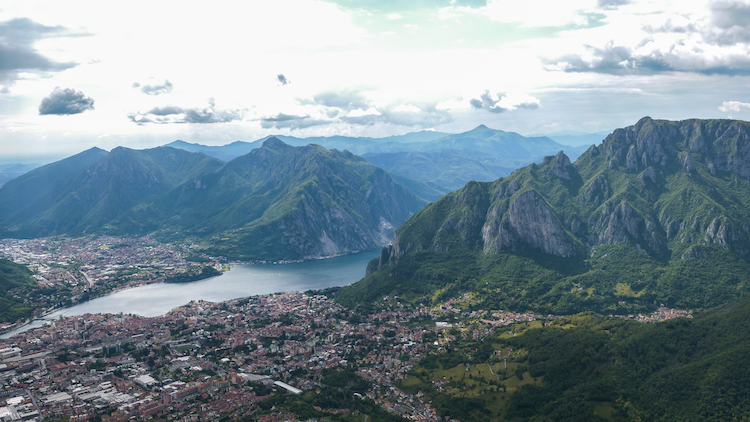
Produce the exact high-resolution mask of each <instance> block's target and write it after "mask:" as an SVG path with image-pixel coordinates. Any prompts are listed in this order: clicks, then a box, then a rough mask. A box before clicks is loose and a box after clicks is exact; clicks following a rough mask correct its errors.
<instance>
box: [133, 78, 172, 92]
mask: <svg viewBox="0 0 750 422" xmlns="http://www.w3.org/2000/svg"><path fill="white" fill-rule="evenodd" d="M138 87H140V88H141V92H143V93H144V94H146V95H161V94H169V93H170V92H172V88H173V87H174V85H172V82H169V81H168V80H166V79H165V80H164V82H161V83H157V84H153V85H143V86H141V84H139V83H138V82H136V83H134V84H133V88H138Z"/></svg>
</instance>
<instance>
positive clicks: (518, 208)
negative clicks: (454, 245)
mask: <svg viewBox="0 0 750 422" xmlns="http://www.w3.org/2000/svg"><path fill="white" fill-rule="evenodd" d="M493 211H494V212H493V214H495V215H497V214H499V211H500V209H498V208H495V210H493ZM482 240H483V241H484V248H483V251H484V253H487V254H492V253H497V252H517V251H520V250H523V249H535V250H539V251H542V252H545V253H547V254H550V255H555V256H561V257H566V258H568V257H571V256H573V255H575V254H576V252H577V247H576V244H575V241H574V240H573V239H572V238H571V236H570V234H569V233H567V232H566V230H565V228H564V227H563V225H562V224H561V223H560V221H559V220H558V218H557V217H556V216H555V214H554V213H553V211H552V209H551V208H550V207H549V205H547V202H546V201H545V200H544V198H543V197H542V196H541V195H540V194H538V193H537V192H536V191H533V190H529V191H526V192H524V193H521V194H519V195H517V196H515V197H514V198H513V200H512V201H510V204H509V205H508V207H507V211H505V212H503V213H502V217H501V218H500V219H498V218H492V219H490V220H489V221H488V222H487V223H486V224H485V225H484V227H483V228H482Z"/></svg>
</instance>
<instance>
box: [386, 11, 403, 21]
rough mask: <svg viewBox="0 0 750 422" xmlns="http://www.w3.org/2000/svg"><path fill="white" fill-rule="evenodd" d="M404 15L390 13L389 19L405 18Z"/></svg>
mask: <svg viewBox="0 0 750 422" xmlns="http://www.w3.org/2000/svg"><path fill="white" fill-rule="evenodd" d="M403 18H404V17H403V16H401V15H399V14H398V13H389V14H388V20H392V21H397V20H400V19H403Z"/></svg>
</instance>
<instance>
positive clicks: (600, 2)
mask: <svg viewBox="0 0 750 422" xmlns="http://www.w3.org/2000/svg"><path fill="white" fill-rule="evenodd" d="M596 4H597V6H599V7H600V8H602V9H607V10H612V9H617V8H618V7H620V6H624V5H626V4H630V0H597V2H596Z"/></svg>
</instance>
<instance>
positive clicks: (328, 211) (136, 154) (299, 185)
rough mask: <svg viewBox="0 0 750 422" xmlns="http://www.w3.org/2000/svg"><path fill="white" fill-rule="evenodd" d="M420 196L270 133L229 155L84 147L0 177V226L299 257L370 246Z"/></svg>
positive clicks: (244, 255)
mask: <svg viewBox="0 0 750 422" xmlns="http://www.w3.org/2000/svg"><path fill="white" fill-rule="evenodd" d="M424 204H425V202H424V201H423V200H421V199H419V198H418V197H417V196H416V195H414V194H413V193H412V192H411V191H410V190H409V189H408V188H405V187H403V186H402V185H399V184H398V183H396V182H395V181H394V180H393V179H392V178H391V177H390V176H389V175H388V173H386V172H385V171H383V170H382V169H380V168H378V167H375V166H373V165H371V164H369V163H367V162H366V161H365V160H363V159H362V158H360V157H357V156H355V155H353V154H351V153H348V152H339V151H335V150H327V149H325V148H323V147H320V146H316V145H308V146H304V147H292V146H289V145H287V144H285V143H283V142H281V141H280V140H278V139H276V138H271V139H268V140H266V141H265V142H264V143H263V145H262V146H261V147H260V148H257V149H255V150H253V151H251V152H250V153H248V154H245V155H243V156H240V157H237V158H235V159H233V160H231V161H229V162H228V163H224V162H223V161H221V160H219V159H216V158H213V157H209V156H207V155H205V154H201V153H192V152H188V151H184V150H180V149H176V148H170V147H159V148H153V149H147V150H132V149H128V148H123V147H119V148H115V149H113V150H112V151H111V152H106V151H103V150H101V149H97V148H93V149H91V150H88V151H84V152H82V153H80V154H77V155H75V156H73V157H70V158H67V159H65V160H62V161H59V162H56V163H53V164H49V165H47V166H44V167H41V168H38V169H36V170H33V171H31V172H29V173H26V174H24V175H22V176H20V177H18V178H16V179H14V180H11V181H10V182H8V183H7V184H6V185H4V186H3V187H2V188H0V227H1V230H2V232H3V235H4V236H7V237H40V236H50V235H61V234H65V235H73V236H80V235H87V234H113V235H143V234H146V233H151V232H158V236H160V237H161V238H162V239H172V240H174V239H185V238H187V237H190V238H194V239H203V240H207V241H208V240H210V242H208V244H210V250H211V252H212V253H218V254H222V255H224V256H227V257H229V258H233V259H270V260H277V259H299V258H312V257H320V256H328V255H333V254H339V253H347V252H353V251H358V250H367V249H373V248H376V247H378V246H379V245H381V244H383V243H385V242H387V241H388V240H389V239H390V237H391V236H392V233H393V230H394V229H395V227H397V226H398V225H399V224H401V223H402V222H403V221H405V220H406V218H408V217H409V216H410V215H411V214H413V213H414V212H416V211H418V210H419V209H420V208H421V207H422V206H423V205H424Z"/></svg>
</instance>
